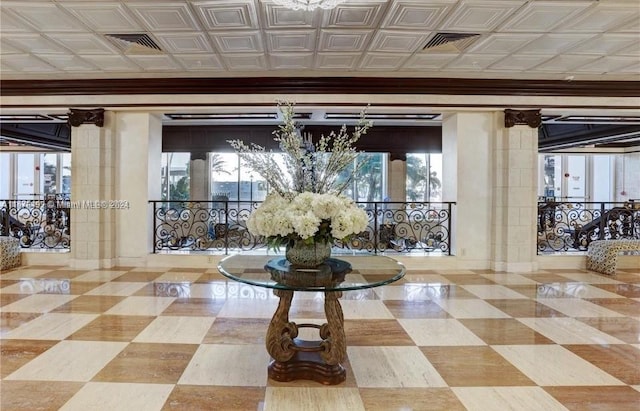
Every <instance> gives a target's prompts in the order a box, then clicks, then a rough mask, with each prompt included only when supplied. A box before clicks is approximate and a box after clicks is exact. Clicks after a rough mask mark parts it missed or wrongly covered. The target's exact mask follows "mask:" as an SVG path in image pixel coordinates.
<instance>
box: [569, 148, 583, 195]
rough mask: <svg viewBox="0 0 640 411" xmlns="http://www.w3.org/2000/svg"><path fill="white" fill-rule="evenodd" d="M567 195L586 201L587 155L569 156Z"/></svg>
mask: <svg viewBox="0 0 640 411" xmlns="http://www.w3.org/2000/svg"><path fill="white" fill-rule="evenodd" d="M567 174H568V176H567V197H568V198H569V199H570V200H575V201H584V200H585V197H586V195H587V194H586V175H587V173H586V157H585V156H567Z"/></svg>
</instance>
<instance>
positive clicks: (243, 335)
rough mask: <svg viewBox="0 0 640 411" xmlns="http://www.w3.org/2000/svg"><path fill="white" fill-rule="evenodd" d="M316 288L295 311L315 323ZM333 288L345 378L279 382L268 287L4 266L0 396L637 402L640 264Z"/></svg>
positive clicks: (425, 276)
mask: <svg viewBox="0 0 640 411" xmlns="http://www.w3.org/2000/svg"><path fill="white" fill-rule="evenodd" d="M296 298H298V297H296ZM322 301H323V299H322V295H319V294H315V293H309V294H306V295H304V298H300V299H295V298H294V304H293V307H292V319H293V320H295V321H299V320H302V319H304V320H305V322H312V321H316V322H319V323H320V322H322V320H323V319H324V313H323V304H322ZM341 301H342V307H343V310H344V316H345V328H346V334H347V340H348V344H349V346H348V349H347V354H348V360H347V362H346V363H345V366H346V368H347V380H346V381H345V382H344V383H342V384H340V385H338V386H332V387H325V386H322V385H319V384H317V383H314V382H309V381H297V382H291V383H278V382H275V381H271V380H269V379H268V378H267V372H266V366H267V364H268V361H269V358H268V355H267V353H266V351H265V348H264V336H265V333H266V328H267V324H268V321H269V318H270V317H271V315H272V314H273V312H274V310H275V307H276V306H277V302H278V300H277V298H276V297H275V296H273V294H272V293H271V292H270V291H269V290H265V289H260V288H254V287H250V286H246V285H241V284H238V283H234V282H231V281H227V280H226V279H225V278H223V277H221V276H220V275H219V274H218V273H217V271H216V270H215V269H204V268H203V269H184V268H172V269H160V268H158V269H153V268H144V269H142V268H131V267H118V268H113V269H110V270H96V271H79V270H71V269H68V268H67V267H48V266H30V267H23V268H20V269H15V270H11V271H6V272H3V273H2V274H1V275H0V303H1V306H2V307H1V310H2V312H1V318H2V323H1V329H0V335H1V337H2V339H1V340H0V342H1V344H2V362H1V367H0V372H1V376H2V383H1V387H0V389H1V403H0V409H2V410H3V411H8V410H18V409H19V410H36V409H47V410H49V409H50V410H56V409H63V410H83V411H84V410H101V409H104V410H116V409H118V410H195V409H200V410H234V411H235V410H295V411H301V410H312V409H313V410H331V411H336V410H349V411H353V410H381V411H383V410H384V411H387V410H447V411H451V410H464V409H468V410H481V411H487V410H500V411H502V410H510V409H513V410H535V411H539V410H565V409H569V410H596V409H597V410H601V411H602V410H615V411H622V410H638V409H640V272H638V271H634V270H618V274H617V276H615V277H607V276H603V275H599V274H595V273H593V272H588V271H580V270H572V271H568V270H559V271H553V272H551V271H541V272H537V273H532V274H516V273H495V272H490V271H471V270H468V271H442V272H436V271H426V270H425V271H409V272H408V275H407V276H406V277H405V278H404V279H403V280H401V281H400V282H398V283H394V284H393V285H390V286H386V287H382V288H379V289H375V290H366V291H353V292H346V293H344V296H343V298H342V300H341ZM306 320H308V321H306ZM309 330H310V331H309V332H310V333H311V332H312V331H314V330H313V329H309ZM305 332H306V331H305ZM303 337H304V336H303ZM306 337H307V338H308V339H313V338H314V337H315V336H313V334H310V335H309V336H306Z"/></svg>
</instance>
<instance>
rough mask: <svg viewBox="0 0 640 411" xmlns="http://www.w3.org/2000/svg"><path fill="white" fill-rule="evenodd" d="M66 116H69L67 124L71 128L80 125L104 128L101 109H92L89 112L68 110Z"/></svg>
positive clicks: (75, 109)
mask: <svg viewBox="0 0 640 411" xmlns="http://www.w3.org/2000/svg"><path fill="white" fill-rule="evenodd" d="M67 114H68V115H69V118H68V120H67V123H69V125H70V126H72V127H79V126H80V125H81V124H94V125H96V126H98V127H102V126H104V109H103V108H93V109H89V110H83V109H79V108H70V109H69V112H68V113H67Z"/></svg>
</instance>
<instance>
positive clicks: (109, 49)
mask: <svg viewBox="0 0 640 411" xmlns="http://www.w3.org/2000/svg"><path fill="white" fill-rule="evenodd" d="M0 17H1V19H2V21H1V24H0V36H1V38H2V43H1V46H2V47H1V52H2V61H1V63H2V69H1V71H0V74H1V75H2V77H3V79H7V80H11V79H40V78H60V79H65V78H109V77H118V78H122V77H131V78H136V77H162V76H165V75H166V74H167V72H171V75H172V76H174V75H176V76H181V77H208V76H212V77H228V76H232V75H238V74H240V75H250V76H251V75H255V76H278V75H279V71H280V70H282V71H283V75H288V76H289V75H292V73H293V75H297V76H301V77H302V76H321V75H323V72H325V71H326V72H329V73H331V75H341V74H342V72H343V75H349V76H358V73H362V74H361V75H362V76H371V75H378V76H406V75H411V76H413V77H463V78H516V79H542V80H564V79H565V78H569V77H571V78H575V79H576V80H580V79H584V80H638V79H640V70H638V58H639V57H640V5H639V3H638V0H607V1H597V0H575V1H574V0H528V1H526V0H489V1H480V0H348V1H346V2H345V3H343V4H341V5H339V6H338V7H336V8H335V9H333V10H315V11H313V12H305V11H293V10H288V9H286V8H284V7H282V6H278V5H276V4H274V3H273V2H272V1H271V0H163V1H156V0H135V1H124V0H120V1H117V0H91V1H90V0H84V1H83V0H49V1H47V0H35V1H22V0H5V1H2V5H1V13H0ZM243 71H246V72H247V73H244V74H243V73H238V72H243ZM285 71H286V72H285Z"/></svg>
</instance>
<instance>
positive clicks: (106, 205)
mask: <svg viewBox="0 0 640 411" xmlns="http://www.w3.org/2000/svg"><path fill="white" fill-rule="evenodd" d="M112 118H113V116H112V113H105V112H104V110H102V109H95V110H77V109H71V110H70V112H69V124H70V125H71V126H72V127H71V158H72V161H71V176H72V178H71V200H72V201H73V203H72V207H71V209H70V212H71V260H70V265H71V266H72V267H74V268H79V269H94V268H109V267H112V266H113V265H114V264H115V261H114V257H115V249H114V244H115V232H114V212H115V208H114V207H112V205H113V203H112V201H113V200H114V199H115V197H114V184H113V182H114V179H113V177H114V168H113V165H114V162H113V161H114V158H113V156H114V142H113V136H112V127H113V121H112Z"/></svg>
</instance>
